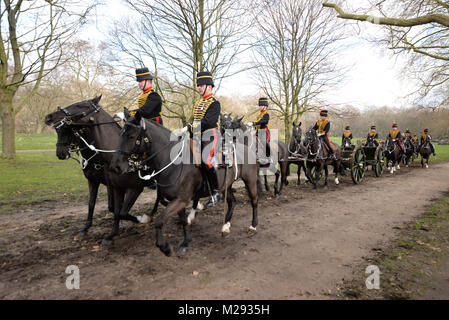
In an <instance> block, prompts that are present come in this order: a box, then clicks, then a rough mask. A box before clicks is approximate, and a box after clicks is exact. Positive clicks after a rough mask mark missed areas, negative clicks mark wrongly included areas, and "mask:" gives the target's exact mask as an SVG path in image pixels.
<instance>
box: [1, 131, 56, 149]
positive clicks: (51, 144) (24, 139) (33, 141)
mask: <svg viewBox="0 0 449 320" xmlns="http://www.w3.org/2000/svg"><path fill="white" fill-rule="evenodd" d="M1 139H2V135H1V134H0V141H1ZM56 140H57V136H56V134H47V133H33V134H26V133H16V150H40V149H56ZM0 150H2V145H1V144H0Z"/></svg>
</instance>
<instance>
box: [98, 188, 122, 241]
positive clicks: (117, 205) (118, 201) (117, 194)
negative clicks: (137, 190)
mask: <svg viewBox="0 0 449 320" xmlns="http://www.w3.org/2000/svg"><path fill="white" fill-rule="evenodd" d="M113 190H114V225H113V227H112V232H111V233H110V234H109V235H108V236H107V237H106V238H104V240H103V246H104V247H109V246H111V245H112V243H113V241H114V237H115V236H116V235H117V234H118V233H119V227H120V210H121V208H122V204H123V198H124V197H125V192H124V191H123V189H120V188H116V187H114V188H113Z"/></svg>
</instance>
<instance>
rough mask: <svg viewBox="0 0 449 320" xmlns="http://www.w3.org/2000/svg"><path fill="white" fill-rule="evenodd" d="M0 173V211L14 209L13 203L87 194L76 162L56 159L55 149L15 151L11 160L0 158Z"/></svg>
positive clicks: (84, 195)
mask: <svg viewBox="0 0 449 320" xmlns="http://www.w3.org/2000/svg"><path fill="white" fill-rule="evenodd" d="M0 177H1V178H0V181H1V183H0V214H1V213H11V212H15V211H17V209H14V207H19V209H20V208H22V207H24V206H26V205H30V204H33V203H42V202H46V201H52V200H61V199H71V200H80V199H85V198H86V197H87V195H88V192H87V180H86V178H85V177H84V175H83V173H82V171H81V168H80V166H79V164H78V163H77V162H75V161H73V160H64V161H62V160H58V159H57V157H56V154H55V152H30V153H17V156H16V158H15V159H13V160H5V159H0ZM102 192H103V193H104V191H102Z"/></svg>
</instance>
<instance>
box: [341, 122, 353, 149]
mask: <svg viewBox="0 0 449 320" xmlns="http://www.w3.org/2000/svg"><path fill="white" fill-rule="evenodd" d="M345 138H347V139H349V143H351V144H352V142H351V140H352V132H351V127H350V126H346V127H345V132H343V135H342V136H341V145H343V142H344V141H345Z"/></svg>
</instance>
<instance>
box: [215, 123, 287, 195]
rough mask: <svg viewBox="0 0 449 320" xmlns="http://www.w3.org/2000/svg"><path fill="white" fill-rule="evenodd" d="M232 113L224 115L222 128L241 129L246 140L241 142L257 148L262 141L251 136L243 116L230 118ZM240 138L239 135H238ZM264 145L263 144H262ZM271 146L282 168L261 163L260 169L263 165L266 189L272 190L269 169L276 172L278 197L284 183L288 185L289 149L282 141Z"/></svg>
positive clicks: (272, 143)
mask: <svg viewBox="0 0 449 320" xmlns="http://www.w3.org/2000/svg"><path fill="white" fill-rule="evenodd" d="M229 117H230V115H229V116H228V117H226V115H225V116H224V117H223V123H222V130H229V129H230V130H237V131H235V132H237V133H239V131H238V130H241V132H242V133H244V134H243V135H241V136H240V137H241V138H242V139H244V140H241V139H240V142H241V143H244V144H245V145H246V146H248V147H249V148H252V149H253V150H254V149H255V150H257V146H258V145H261V143H260V142H259V141H258V139H256V137H255V135H254V134H251V135H250V136H248V135H247V133H248V130H249V128H248V127H247V126H246V125H245V124H244V123H243V122H242V119H243V117H241V118H238V117H237V116H236V117H235V118H234V119H232V120H230V118H229ZM237 138H238V137H237ZM261 147H263V146H261ZM270 147H271V149H272V150H273V148H274V149H275V151H277V154H278V161H277V162H278V164H279V167H280V170H279V169H277V168H276V167H275V166H271V165H269V166H268V167H267V166H266V165H263V166H262V165H260V164H259V169H260V168H261V167H262V170H263V176H264V186H265V190H266V191H270V187H269V185H268V179H267V170H270V171H271V172H273V173H274V174H275V181H274V195H275V196H276V197H279V196H280V195H281V192H282V188H283V186H284V185H288V180H287V177H288V149H287V145H286V144H285V143H283V142H282V141H278V140H274V141H272V142H271V143H270ZM271 161H273V156H271ZM279 176H280V177H281V184H280V186H279V188H278V182H279Z"/></svg>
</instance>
